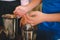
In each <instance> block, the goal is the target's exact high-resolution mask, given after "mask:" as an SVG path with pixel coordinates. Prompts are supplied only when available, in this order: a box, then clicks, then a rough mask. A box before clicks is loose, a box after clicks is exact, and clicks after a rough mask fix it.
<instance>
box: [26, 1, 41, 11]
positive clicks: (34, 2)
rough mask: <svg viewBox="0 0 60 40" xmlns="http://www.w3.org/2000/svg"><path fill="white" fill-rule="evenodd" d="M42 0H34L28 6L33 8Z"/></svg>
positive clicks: (30, 8)
mask: <svg viewBox="0 0 60 40" xmlns="http://www.w3.org/2000/svg"><path fill="white" fill-rule="evenodd" d="M41 1H42V0H32V1H31V3H30V4H28V5H27V7H28V8H29V10H32V9H33V8H35V7H36V6H37V5H39V4H40V3H41Z"/></svg>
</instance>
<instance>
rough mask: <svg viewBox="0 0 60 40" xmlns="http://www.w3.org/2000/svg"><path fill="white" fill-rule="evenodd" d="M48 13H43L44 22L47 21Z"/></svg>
mask: <svg viewBox="0 0 60 40" xmlns="http://www.w3.org/2000/svg"><path fill="white" fill-rule="evenodd" d="M46 17H47V14H45V13H42V22H45V21H47V18H46Z"/></svg>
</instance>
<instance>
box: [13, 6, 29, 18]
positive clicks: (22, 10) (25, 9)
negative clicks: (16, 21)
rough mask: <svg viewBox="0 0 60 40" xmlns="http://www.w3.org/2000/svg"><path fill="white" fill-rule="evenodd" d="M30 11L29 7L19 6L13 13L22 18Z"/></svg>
mask: <svg viewBox="0 0 60 40" xmlns="http://www.w3.org/2000/svg"><path fill="white" fill-rule="evenodd" d="M29 11H30V10H29V8H28V7H27V6H17V7H16V8H15V10H14V12H13V13H14V14H15V15H17V16H20V17H22V16H23V15H25V14H26V13H27V12H29Z"/></svg>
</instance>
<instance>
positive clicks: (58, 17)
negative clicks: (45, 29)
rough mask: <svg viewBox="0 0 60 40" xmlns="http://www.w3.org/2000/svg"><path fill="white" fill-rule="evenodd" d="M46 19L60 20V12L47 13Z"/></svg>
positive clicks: (50, 20) (51, 20) (49, 20)
mask: <svg viewBox="0 0 60 40" xmlns="http://www.w3.org/2000/svg"><path fill="white" fill-rule="evenodd" d="M44 20H45V21H48V22H60V13H57V14H45V17H44Z"/></svg>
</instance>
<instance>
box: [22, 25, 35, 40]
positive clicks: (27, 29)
mask: <svg viewBox="0 0 60 40" xmlns="http://www.w3.org/2000/svg"><path fill="white" fill-rule="evenodd" d="M22 37H23V40H36V31H35V29H34V28H33V27H32V26H31V25H30V24H26V25H25V26H24V27H22Z"/></svg>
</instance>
